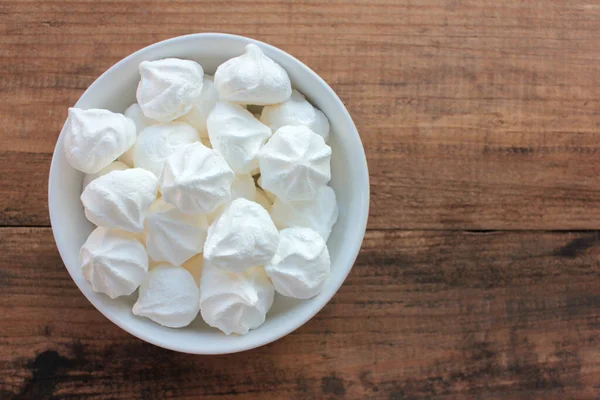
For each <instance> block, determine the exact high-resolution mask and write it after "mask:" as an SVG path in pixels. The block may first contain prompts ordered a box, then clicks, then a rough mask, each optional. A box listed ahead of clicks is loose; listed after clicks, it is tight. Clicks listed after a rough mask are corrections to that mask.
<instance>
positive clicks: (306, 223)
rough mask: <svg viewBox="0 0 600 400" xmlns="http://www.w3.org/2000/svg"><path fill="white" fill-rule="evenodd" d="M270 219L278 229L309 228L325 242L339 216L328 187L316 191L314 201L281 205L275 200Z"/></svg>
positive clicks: (333, 195)
mask: <svg viewBox="0 0 600 400" xmlns="http://www.w3.org/2000/svg"><path fill="white" fill-rule="evenodd" d="M270 213H271V217H272V218H273V222H275V225H277V227H278V228H279V229H282V228H290V227H304V228H311V229H313V230H315V231H317V232H318V233H319V234H320V235H321V236H322V237H323V239H324V240H325V241H327V239H328V238H329V234H330V233H331V228H332V227H333V225H334V224H335V223H336V221H337V219H338V216H339V208H338V205H337V202H336V198H335V192H334V191H333V189H332V188H330V187H329V186H323V187H321V189H319V190H318V191H317V195H316V196H315V198H314V199H312V200H308V201H294V202H289V203H283V202H282V201H281V200H279V199H277V200H275V203H273V206H272V207H271V211H270Z"/></svg>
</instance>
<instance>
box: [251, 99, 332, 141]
mask: <svg viewBox="0 0 600 400" xmlns="http://www.w3.org/2000/svg"><path fill="white" fill-rule="evenodd" d="M260 122H262V123H263V124H265V125H267V126H268V127H269V128H271V130H272V131H273V132H275V131H276V130H277V129H279V128H281V127H282V126H285V125H294V126H306V127H308V128H310V130H311V131H313V132H315V133H316V134H318V135H320V136H321V137H322V138H323V140H325V141H326V142H327V140H328V139H329V120H328V119H327V117H326V116H325V114H323V112H322V111H321V110H319V109H317V108H315V107H313V105H312V104H310V103H309V102H308V101H306V97H304V95H303V94H302V93H300V92H299V91H297V90H296V89H294V90H293V91H292V95H291V96H290V98H289V99H287V100H286V101H284V102H283V103H280V104H274V105H271V106H265V107H264V108H263V110H262V113H261V115H260Z"/></svg>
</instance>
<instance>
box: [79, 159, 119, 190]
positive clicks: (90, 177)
mask: <svg viewBox="0 0 600 400" xmlns="http://www.w3.org/2000/svg"><path fill="white" fill-rule="evenodd" d="M126 169H129V166H128V165H127V164H125V163H122V162H121V161H113V162H111V163H110V164H108V166H107V167H104V168H102V169H101V170H100V171H98V172H96V173H95V174H85V176H84V177H83V188H84V189H85V188H86V186H87V185H89V183H90V182H91V181H93V180H94V179H97V178H100V177H101V176H104V175H106V174H108V173H109V172H111V171H124V170H126Z"/></svg>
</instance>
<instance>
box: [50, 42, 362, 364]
mask: <svg viewBox="0 0 600 400" xmlns="http://www.w3.org/2000/svg"><path fill="white" fill-rule="evenodd" d="M199 38H202V39H230V40H237V41H243V42H246V43H254V44H257V45H258V46H260V47H261V48H263V49H268V51H269V52H271V53H277V54H278V56H281V57H284V58H288V59H289V60H291V61H292V62H293V63H295V64H298V65H299V66H300V67H301V68H303V69H306V70H307V71H308V72H309V74H310V75H312V77H313V78H314V79H315V81H316V82H317V83H318V84H320V85H322V86H323V87H324V88H325V90H327V91H328V92H330V94H331V95H332V98H333V99H335V101H336V102H337V104H336V106H337V107H338V108H339V109H340V110H342V114H343V117H344V118H345V119H347V120H348V122H349V123H350V126H351V127H352V128H353V129H352V131H351V132H345V134H352V135H355V136H356V138H357V139H358V143H359V144H360V149H358V148H357V149H356V154H353V163H358V164H360V165H359V171H360V176H355V177H353V179H356V180H358V182H359V186H360V187H361V188H364V190H362V191H361V194H360V198H359V199H358V201H359V207H360V212H359V213H358V214H357V215H356V217H358V218H357V219H356V220H353V227H354V229H355V231H356V232H357V234H356V235H355V236H354V240H353V242H352V243H347V244H346V245H345V246H344V249H345V250H349V251H350V252H349V253H347V255H346V258H347V260H348V261H349V262H348V265H347V266H345V268H346V270H345V272H343V273H341V274H340V278H339V280H338V283H337V284H335V285H331V286H330V287H328V290H327V291H328V292H329V294H328V295H327V296H324V297H322V298H320V299H319V301H318V302H316V303H314V307H312V308H311V309H310V312H307V313H304V315H303V316H302V317H298V318H295V320H294V321H293V323H291V324H289V325H285V326H283V328H282V329H277V330H273V332H267V333H266V334H264V335H260V336H258V339H255V340H254V341H251V342H249V343H246V344H243V345H236V344H232V346H231V348H230V349H227V350H223V349H218V350H214V351H212V350H210V349H207V348H204V349H202V351H191V350H190V349H188V348H183V347H182V346H179V345H178V344H177V343H173V341H160V340H155V339H154V338H153V337H150V336H148V335H147V334H145V332H144V330H143V329H138V328H137V327H134V326H131V325H130V324H128V323H124V322H123V321H121V320H120V319H119V318H117V317H116V316H115V315H113V313H111V312H109V311H108V310H104V309H103V308H104V306H103V305H102V304H100V301H98V300H97V299H95V298H93V297H90V296H88V295H87V294H86V292H85V291H84V290H83V289H82V288H81V287H80V285H79V283H78V281H77V280H76V279H75V277H74V276H73V274H72V273H71V270H70V269H69V268H68V267H67V266H66V263H65V261H64V260H65V258H66V257H65V255H64V254H63V252H65V251H66V249H67V247H68V245H67V244H66V243H63V241H62V240H61V239H60V238H59V236H58V234H57V229H58V228H55V226H57V223H58V222H59V221H60V215H59V212H58V210H57V208H56V207H55V206H54V204H56V202H57V201H59V199H60V197H59V196H60V193H58V190H57V189H56V184H55V183H54V182H55V181H57V180H58V175H57V170H58V168H59V167H58V157H57V154H59V153H60V150H59V146H60V145H62V138H63V128H64V127H63V128H61V132H60V134H59V137H58V138H57V141H56V145H55V147H54V151H53V153H52V161H51V165H50V172H49V176H48V210H49V214H50V225H51V229H52V235H53V236H54V240H55V243H56V247H57V248H58V252H59V254H60V257H61V260H62V261H63V265H64V267H65V269H66V270H67V272H68V273H69V275H70V276H71V279H73V282H74V283H75V285H76V286H77V288H78V289H79V291H80V292H81V293H82V294H83V295H84V296H85V297H86V298H87V300H88V301H89V302H90V303H91V304H92V305H93V306H94V307H95V308H96V310H98V311H99V312H100V313H101V314H102V315H104V316H105V317H106V318H107V319H108V320H109V321H111V322H112V323H114V324H115V325H117V326H118V327H119V328H121V329H122V330H124V331H125V332H127V333H129V334H131V335H133V336H135V337H137V338H138V339H141V340H143V341H145V342H148V343H151V344H153V345H155V346H158V347H162V348H165V349H169V350H173V351H177V352H182V353H188V354H203V355H209V354H233V353H237V352H241V351H246V350H251V349H254V348H257V347H260V346H264V345H266V344H269V343H272V342H274V341H276V340H278V339H280V338H282V337H284V336H286V335H288V334H290V333H291V332H293V331H295V330H296V329H298V328H300V327H301V326H302V325H304V324H305V323H306V322H308V321H309V320H310V319H312V318H313V317H314V316H315V315H316V314H317V313H318V312H319V311H321V309H322V308H323V307H324V306H325V305H326V304H327V303H329V301H330V300H331V299H332V298H333V296H334V295H335V294H336V293H337V291H338V290H339V288H340V287H341V286H342V284H343V283H344V281H345V280H346V278H347V277H348V274H349V273H350V271H351V270H352V268H353V266H354V263H355V261H356V257H357V256H358V253H359V251H360V248H361V245H362V242H363V239H364V235H365V232H366V227H367V219H368V216H369V199H370V185H369V171H368V166H367V159H366V155H365V151H364V146H363V144H362V141H361V139H360V135H359V133H358V130H357V129H356V125H355V124H354V121H353V120H352V117H351V116H350V113H349V112H348V110H347V109H346V107H345V105H344V104H343V102H342V101H341V100H340V98H339V97H338V96H337V94H336V93H335V91H334V90H333V89H332V88H331V87H330V86H329V85H328V84H327V82H325V80H323V78H321V77H320V76H319V75H318V74H317V73H316V72H314V71H313V70H312V69H311V68H310V67H308V66H307V65H306V64H304V63H303V62H302V61H300V60H298V59H297V58H295V57H294V56H292V55H291V54H289V53H287V52H285V51H284V50H281V49H279V48H278V47H275V46H273V45H270V44H268V43H265V42H262V41H259V40H256V39H252V38H249V37H246V36H241V35H233V34H229V33H215V32H207V33H193V34H188V35H182V36H175V37H172V38H169V39H166V40H162V41H159V42H155V43H152V44H150V45H148V46H146V47H143V48H141V49H139V50H137V51H135V52H133V53H131V54H129V55H128V56H126V57H124V58H123V59H121V60H119V61H118V62H117V63H115V64H113V65H112V66H111V67H110V68H108V69H107V70H106V71H105V72H103V73H102V74H101V75H100V76H99V77H98V78H96V80H95V81H94V82H93V83H92V84H91V85H90V86H89V87H88V88H87V89H86V90H85V91H84V92H83V93H82V94H81V96H80V97H79V99H78V100H77V102H76V103H75V105H74V107H77V105H78V104H79V103H80V101H81V99H82V98H83V97H84V96H85V94H86V93H88V92H89V91H91V90H95V89H96V87H97V86H100V85H102V83H103V81H104V80H105V79H107V78H106V76H107V75H108V74H109V73H110V72H111V71H112V70H114V69H117V68H119V67H120V66H121V65H123V64H127V63H129V62H130V60H131V59H132V58H135V57H138V56H140V55H143V54H144V53H147V52H149V51H151V50H153V49H155V48H158V47H168V46H169V45H171V44H173V43H175V42H186V41H190V42H192V41H195V40H198V39H199ZM354 156H356V158H354Z"/></svg>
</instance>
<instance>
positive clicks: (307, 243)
mask: <svg viewBox="0 0 600 400" xmlns="http://www.w3.org/2000/svg"><path fill="white" fill-rule="evenodd" d="M330 267H331V261H330V259H329V251H327V245H326V244H325V241H324V240H323V238H322V237H321V235H319V234H318V233H317V232H315V231H313V230H312V229H310V228H288V229H284V230H282V231H281V232H280V233H279V246H278V247H277V252H275V256H274V257H273V259H272V260H271V261H270V262H269V263H268V264H267V265H265V272H266V273H267V275H268V276H269V278H271V282H273V286H275V290H276V291H277V292H279V293H281V294H282V295H284V296H287V297H294V298H297V299H310V298H311V297H314V296H316V295H317V294H319V293H320V292H321V289H323V285H324V284H325V281H326V280H327V277H329V272H330Z"/></svg>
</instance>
